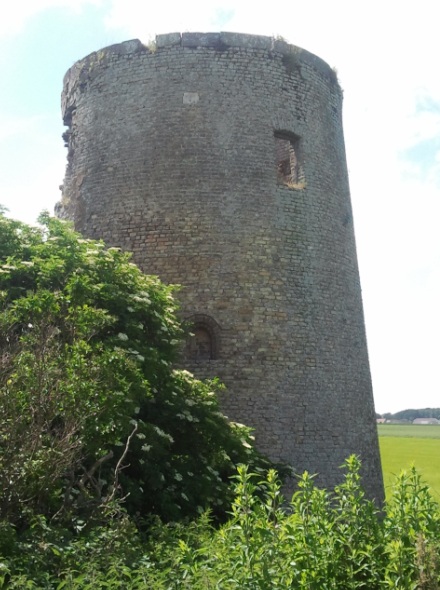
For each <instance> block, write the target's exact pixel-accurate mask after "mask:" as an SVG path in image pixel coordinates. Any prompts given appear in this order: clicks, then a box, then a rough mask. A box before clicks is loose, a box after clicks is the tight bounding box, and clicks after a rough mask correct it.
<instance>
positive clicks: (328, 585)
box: [0, 457, 440, 590]
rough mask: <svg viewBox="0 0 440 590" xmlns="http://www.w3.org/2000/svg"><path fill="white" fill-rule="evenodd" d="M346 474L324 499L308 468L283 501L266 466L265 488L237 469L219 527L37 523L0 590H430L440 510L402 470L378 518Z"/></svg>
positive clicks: (121, 521)
mask: <svg viewBox="0 0 440 590" xmlns="http://www.w3.org/2000/svg"><path fill="white" fill-rule="evenodd" d="M345 468H346V475H345V479H344V481H343V483H342V484H341V485H340V486H338V487H337V488H336V489H335V490H333V491H332V492H329V491H325V490H322V489H319V488H317V487H316V486H315V485H314V481H313V477H312V476H310V475H309V474H308V473H304V474H303V475H302V477H301V478H300V479H299V488H298V491H297V492H296V493H295V494H294V496H293V497H292V499H291V501H290V502H289V503H287V504H286V503H283V500H282V497H281V494H280V483H279V482H278V480H277V476H276V473H275V472H274V471H269V473H268V474H267V477H266V478H265V479H264V480H263V481H261V476H258V475H256V474H252V473H250V471H249V469H248V468H247V467H245V466H244V465H243V466H241V467H240V468H239V469H238V473H237V476H236V480H235V499H234V503H233V507H232V512H231V515H230V519H229V521H228V522H226V523H225V524H224V525H222V526H221V527H220V528H215V527H213V526H212V524H211V521H210V517H209V515H208V514H205V515H203V516H201V517H200V518H199V519H198V520H197V521H194V522H192V523H191V524H188V523H186V524H183V523H169V524H166V525H164V524H162V523H161V522H160V521H159V520H157V519H156V521H155V522H151V523H150V527H149V534H148V536H147V537H146V538H143V537H141V536H140V535H139V532H138V531H137V530H136V528H135V527H133V523H132V522H131V521H130V519H129V518H127V517H122V518H121V517H119V518H117V519H116V520H115V519H114V518H111V515H110V514H107V524H106V525H105V526H101V527H97V528H95V529H93V530H92V531H89V532H87V531H86V530H82V531H78V533H76V534H72V533H67V534H66V532H65V531H63V530H61V529H59V528H58V529H57V528H55V527H54V526H53V525H49V524H48V523H47V522H46V521H45V520H42V519H39V520H37V521H36V523H35V525H34V528H33V530H32V533H28V534H27V535H22V536H21V537H20V538H18V539H16V540H15V542H14V543H15V554H14V556H9V557H7V558H5V559H3V565H2V566H0V581H1V575H2V572H3V576H4V579H5V585H4V586H1V584H0V588H2V587H5V588H6V587H7V588H50V589H58V588H64V587H66V588H69V589H79V588H92V587H94V588H96V589H98V588H121V587H123V588H132V589H139V590H141V589H145V588H154V590H170V589H171V590H177V589H179V590H180V589H184V588H188V589H189V588H190V589H192V590H209V589H222V590H239V589H240V590H273V589H280V590H285V589H289V588H290V589H292V590H297V589H300V590H306V589H307V590H351V589H368V590H385V589H395V590H410V589H413V590H416V589H417V590H435V589H437V590H438V588H439V580H440V564H439V541H440V524H439V523H440V520H439V519H440V507H439V505H438V504H436V503H435V502H433V500H432V498H431V497H430V495H429V490H428V489H427V488H426V486H425V485H424V484H423V482H422V481H421V480H420V477H419V475H418V474H417V472H416V471H415V470H412V471H410V472H409V473H402V474H401V475H400V476H399V478H398V479H397V480H396V484H395V487H394V492H395V494H394V497H393V499H392V500H391V502H390V503H389V504H387V505H385V507H384V510H383V511H378V509H377V508H376V507H375V506H374V505H373V504H372V503H371V502H370V501H368V500H366V499H365V497H364V493H363V490H362V487H361V485H360V480H359V461H358V460H357V458H356V457H350V458H349V459H348V460H347V462H346V465H345ZM259 487H260V488H261V487H263V488H264V491H265V493H264V495H263V496H261V495H259V493H257V488H259ZM0 534H1V533H0ZM2 568H3V569H2ZM6 581H7V583H8V585H6Z"/></svg>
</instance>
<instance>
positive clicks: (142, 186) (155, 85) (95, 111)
mask: <svg viewBox="0 0 440 590" xmlns="http://www.w3.org/2000/svg"><path fill="white" fill-rule="evenodd" d="M62 108H63V116H64V123H65V125H67V126H68V130H67V131H66V133H65V134H64V138H65V140H66V143H67V146H68V164H67V171H66V177H65V181H64V185H63V198H62V201H61V203H60V205H59V206H58V214H59V215H61V216H64V217H67V218H70V219H73V220H74V222H75V226H76V228H77V229H79V230H80V231H81V232H83V233H84V234H85V235H86V236H89V237H92V238H103V239H104V240H105V241H106V242H107V244H108V245H113V246H120V247H122V248H124V249H126V250H130V251H132V252H133V253H134V261H135V262H136V263H137V264H138V265H139V266H140V267H141V268H142V269H143V270H144V271H145V272H147V273H149V274H157V275H159V276H160V278H161V279H163V280H164V281H165V282H170V283H178V284H181V285H182V286H183V288H182V290H181V291H180V300H181V305H182V313H183V316H184V317H185V318H186V319H188V320H190V321H191V322H192V323H193V326H194V328H193V332H194V337H193V338H192V339H190V340H189V342H188V344H187V346H186V349H185V352H184V356H185V359H184V364H185V366H186V367H187V368H189V369H191V370H193V371H194V372H195V373H196V375H198V376H200V377H208V376H219V377H220V378H221V380H222V381H223V382H224V383H225V384H226V386H227V389H226V391H225V392H224V394H223V396H222V400H221V403H222V407H223V409H224V411H225V412H226V414H227V415H228V416H229V417H230V418H231V419H232V420H236V421H239V422H244V423H246V424H249V425H251V426H253V427H255V434H256V442H257V445H258V446H259V448H260V449H261V450H262V451H263V452H265V453H267V454H268V455H269V456H270V457H272V458H273V459H276V460H281V461H286V462H288V463H290V464H292V465H293V466H294V468H295V469H296V470H297V471H299V472H300V471H302V470H304V469H307V470H309V471H310V472H316V473H318V474H319V476H318V479H317V481H318V483H320V484H323V485H325V486H333V485H334V484H335V483H337V482H338V481H339V480H340V477H341V475H340V470H339V469H338V467H339V466H340V465H341V464H342V463H343V461H344V459H345V458H346V457H347V456H348V455H349V454H351V453H357V454H359V455H360V457H361V459H362V461H363V469H364V475H365V480H364V482H365V487H366V489H367V492H368V494H369V495H370V496H371V497H375V498H378V499H381V498H382V496H383V485H382V476H381V468H380V458H379V450H378V442H377V433H376V425H375V416H374V406H373V397H372V390H371V379H370V372H369V363H368V354H367V345H366V337H365V328H364V318H363V310H362V300H361V289H360V284H359V273H358V266H357V258H356V248H355V239H354V231H353V221H352V212H351V204H350V193H349V185H348V177H347V166H346V159H345V149H344V137H343V131H342V115H341V109H342V93H341V89H340V87H339V85H338V82H337V79H336V76H335V74H334V72H333V71H332V70H331V69H330V68H329V67H328V65H327V64H326V63H324V62H323V61H322V60H321V59H319V58H318V57H316V56H314V55H312V54H310V53H308V52H307V51H304V50H302V49H300V48H298V47H294V46H291V45H288V44H287V43H285V42H283V41H277V40H274V39H272V38H269V37H259V36H251V35H240V34H235V33H218V34H217V33H215V34H214V33H209V34H198V33H185V34H183V35H180V34H178V33H172V34H168V35H159V36H158V37H157V39H156V45H155V47H154V48H153V49H149V48H147V47H145V46H144V45H142V44H141V43H140V41H137V40H134V41H128V42H125V43H121V44H119V45H114V46H111V47H108V48H106V49H103V50H101V51H98V52H96V53H93V54H91V55H89V56H88V57H86V58H84V59H83V60H81V61H79V62H77V63H76V64H75V65H74V66H73V67H72V68H71V69H70V70H69V71H68V73H67V74H66V77H65V79H64V91H63V96H62Z"/></svg>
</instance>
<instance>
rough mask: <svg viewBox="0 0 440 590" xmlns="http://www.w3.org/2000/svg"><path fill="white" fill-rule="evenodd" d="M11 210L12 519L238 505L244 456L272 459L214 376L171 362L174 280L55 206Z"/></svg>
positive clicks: (2, 253) (0, 510) (2, 301)
mask: <svg viewBox="0 0 440 590" xmlns="http://www.w3.org/2000/svg"><path fill="white" fill-rule="evenodd" d="M40 222H41V223H42V227H41V228H35V227H29V226H26V225H24V224H21V223H19V222H16V221H11V220H9V219H7V218H6V217H5V216H4V215H1V217H0V245H1V250H0V347H1V348H0V363H1V373H0V403H1V408H2V412H1V414H0V441H1V444H0V518H1V519H2V520H3V521H4V522H8V523H10V524H12V525H14V526H16V527H18V530H22V529H25V528H26V527H28V526H29V524H30V523H31V522H32V520H33V518H34V516H35V515H42V516H44V517H45V518H47V519H50V520H51V521H52V522H58V523H65V524H66V523H70V525H71V526H73V527H84V526H86V527H88V526H91V525H92V524H93V523H94V521H95V520H98V521H99V518H100V515H102V512H103V510H109V509H110V507H112V506H113V507H114V506H115V505H116V506H117V505H118V504H121V503H123V506H124V509H125V510H126V511H127V512H128V513H129V514H131V515H136V518H137V519H138V520H139V521H142V519H144V518H146V517H147V516H148V515H151V514H155V515H158V516H160V517H161V518H162V519H163V520H165V521H166V520H174V521H175V520H179V519H181V518H183V517H194V516H195V515H198V514H199V513H201V512H203V511H204V510H206V509H207V508H211V510H212V511H213V512H214V513H215V514H217V515H218V516H221V514H224V512H225V510H227V509H228V505H229V504H228V499H229V496H230V480H229V478H230V476H231V475H232V473H234V472H235V466H236V465H237V464H238V463H242V462H250V463H251V464H253V465H254V466H255V467H258V466H260V467H262V466H263V465H265V464H267V463H266V462H265V460H264V459H263V458H261V457H260V456H259V455H258V454H257V453H256V452H255V451H254V450H253V447H252V438H251V435H250V430H249V429H248V428H246V427H245V426H242V425H238V424H233V423H230V422H228V421H227V419H226V418H225V417H224V416H223V415H222V414H221V413H220V412H219V410H218V406H217V400H216V396H215V391H216V389H217V388H218V384H217V383H215V382H209V383H202V382H200V381H198V380H196V379H195V378H193V376H192V375H191V374H189V373H188V372H186V371H183V370H175V369H173V365H172V361H173V360H174V357H175V353H176V351H177V349H178V345H179V341H180V338H181V336H182V328H181V326H180V323H179V321H178V320H177V317H176V303H175V300H174V298H173V287H169V286H165V285H164V284H162V283H161V282H160V281H159V280H158V279H157V278H156V277H151V276H146V275H144V274H143V273H142V272H141V271H140V270H139V269H138V268H137V267H136V266H135V265H134V264H132V263H131V262H130V260H129V255H127V254H124V253H122V252H120V251H119V249H116V248H110V249H106V248H105V247H104V244H103V243H102V242H97V241H93V240H85V239H82V238H81V236H80V235H79V234H77V233H75V232H74V231H73V230H72V229H71V228H70V226H69V225H67V224H66V223H65V222H62V221H59V220H57V219H53V218H50V217H49V216H48V215H46V214H43V215H42V216H41V218H40Z"/></svg>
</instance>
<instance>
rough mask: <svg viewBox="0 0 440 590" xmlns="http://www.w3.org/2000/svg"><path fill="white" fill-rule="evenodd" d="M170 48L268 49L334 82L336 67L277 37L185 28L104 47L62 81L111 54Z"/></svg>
mask: <svg viewBox="0 0 440 590" xmlns="http://www.w3.org/2000/svg"><path fill="white" fill-rule="evenodd" d="M173 48H187V49H199V48H206V49H211V50H214V51H219V52H223V51H227V50H229V49H243V50H249V51H258V50H260V51H267V52H270V53H272V54H274V53H275V54H276V53H277V54H280V55H281V56H282V57H283V58H284V59H285V60H287V61H288V62H291V63H292V62H296V63H298V64H307V65H309V66H311V67H313V68H315V69H316V70H318V71H319V72H320V73H321V74H323V75H324V76H326V77H327V78H330V79H331V80H334V82H335V83H337V76H336V73H335V70H334V69H333V68H331V67H330V66H329V65H328V63H327V62H325V61H324V60H323V59H322V58H320V57H318V56H317V55H315V54H313V53H311V52H310V51H307V50H306V49H303V48H302V47H298V46H297V45H293V44H291V43H288V42H287V41H286V40H285V39H283V38H280V37H268V36H264V35H252V34H247V33H233V32H225V31H221V32H207V33H199V32H186V33H179V32H174V33H165V34H159V35H156V38H155V41H154V42H152V43H148V44H144V43H142V42H141V41H140V40H139V39H130V40H128V41H123V42H121V43H116V44H114V45H109V46H107V47H103V48H102V49H99V50H98V51H94V52H93V53H90V54H89V55H87V56H85V57H83V58H82V59H80V60H78V61H77V62H75V63H74V64H73V65H72V67H71V68H70V69H69V70H68V71H67V73H66V75H65V77H64V83H66V81H67V80H68V79H69V77H70V76H71V75H72V74H73V73H74V71H76V70H78V69H81V70H82V69H84V68H87V65H90V64H91V63H93V65H96V63H98V64H99V63H100V62H102V61H106V58H109V57H111V56H127V57H128V56H135V55H136V54H141V53H147V54H148V53H151V54H154V53H161V52H163V51H169V50H170V49H173Z"/></svg>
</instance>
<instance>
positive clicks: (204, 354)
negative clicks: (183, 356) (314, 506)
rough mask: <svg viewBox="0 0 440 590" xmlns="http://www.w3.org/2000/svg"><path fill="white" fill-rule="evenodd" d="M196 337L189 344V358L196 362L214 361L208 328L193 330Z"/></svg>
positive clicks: (191, 338)
mask: <svg viewBox="0 0 440 590" xmlns="http://www.w3.org/2000/svg"><path fill="white" fill-rule="evenodd" d="M193 334H194V336H192V337H190V339H189V343H188V353H189V354H188V356H189V358H190V359H191V360H194V361H206V360H211V359H212V356H213V355H212V337H211V334H210V333H209V331H208V330H207V329H206V328H203V327H201V326H198V327H195V328H194V329H193Z"/></svg>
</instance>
